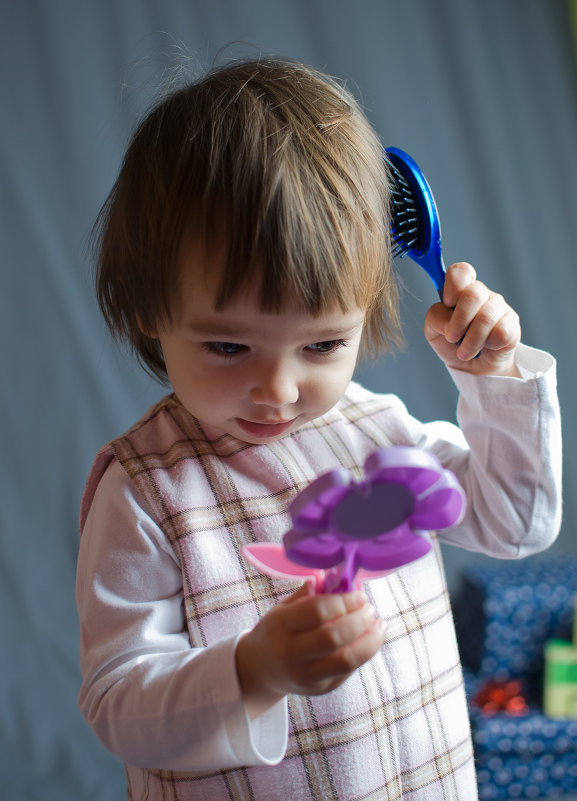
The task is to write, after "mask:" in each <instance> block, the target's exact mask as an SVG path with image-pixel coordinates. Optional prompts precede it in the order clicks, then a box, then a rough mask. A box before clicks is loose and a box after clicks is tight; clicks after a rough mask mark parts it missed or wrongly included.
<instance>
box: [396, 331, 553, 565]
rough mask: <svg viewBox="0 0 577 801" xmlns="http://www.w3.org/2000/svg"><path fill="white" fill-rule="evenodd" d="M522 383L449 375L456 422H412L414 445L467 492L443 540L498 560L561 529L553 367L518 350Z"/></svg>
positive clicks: (541, 356)
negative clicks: (461, 514)
mask: <svg viewBox="0 0 577 801" xmlns="http://www.w3.org/2000/svg"><path fill="white" fill-rule="evenodd" d="M517 366H518V368H519V372H520V374H521V378H510V377H502V376H474V375H471V374H469V373H466V372H463V371H458V370H452V371H450V372H451V375H452V378H453V380H454V382H455V384H456V385H457V388H458V389H459V401H458V406H457V419H458V422H459V426H458V427H457V426H454V425H451V424H449V423H429V424H425V425H422V424H420V423H416V421H413V422H412V423H411V424H410V426H411V427H412V429H413V431H412V435H413V439H414V444H415V445H417V446H418V447H422V448H425V449H429V450H431V451H433V452H435V453H436V455H437V456H438V457H439V459H440V460H441V462H442V463H443V464H444V465H445V466H446V467H448V468H449V469H451V470H452V471H453V472H454V473H455V475H456V476H457V478H458V479H459V481H460V482H461V484H462V486H463V488H464V490H465V493H466V495H467V512H466V515H465V518H464V520H463V522H462V523H461V524H460V525H459V526H458V527H455V528H454V529H449V530H448V531H446V532H442V536H441V538H442V540H443V541H444V542H448V543H450V544H452V545H458V546H460V547H463V548H466V549H468V550H472V551H479V552H482V553H485V554H488V555H490V556H495V557H500V558H519V557H523V556H527V555H529V554H532V553H536V552H539V551H541V550H544V549H545V548H547V547H549V546H550V545H551V544H552V543H553V541H554V540H555V538H556V537H557V535H558V533H559V529H560V525H561V494H562V493H561V475H562V456H561V417H560V410H559V402H558V398H557V389H556V363H555V360H554V359H553V357H551V356H549V354H547V353H544V352H543V351H539V350H535V349H533V348H529V347H527V346H524V345H520V346H519V347H518V351H517Z"/></svg>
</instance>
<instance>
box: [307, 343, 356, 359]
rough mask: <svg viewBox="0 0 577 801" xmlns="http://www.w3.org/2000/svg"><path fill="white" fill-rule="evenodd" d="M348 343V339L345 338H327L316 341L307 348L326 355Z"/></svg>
mask: <svg viewBox="0 0 577 801" xmlns="http://www.w3.org/2000/svg"><path fill="white" fill-rule="evenodd" d="M347 344H348V343H347V341H346V340H344V339H327V340H326V342H314V343H313V344H312V345H308V346H307V350H311V351H313V353H318V354H320V355H322V356H324V355H326V354H328V353H334V352H335V351H337V350H339V348H344V347H346V346H347Z"/></svg>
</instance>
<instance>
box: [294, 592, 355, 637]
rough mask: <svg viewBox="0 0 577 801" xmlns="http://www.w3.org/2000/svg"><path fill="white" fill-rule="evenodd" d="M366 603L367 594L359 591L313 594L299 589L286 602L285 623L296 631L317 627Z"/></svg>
mask: <svg viewBox="0 0 577 801" xmlns="http://www.w3.org/2000/svg"><path fill="white" fill-rule="evenodd" d="M366 603H367V597H366V595H365V594H364V593H363V592H359V591H354V592H347V593H334V594H333V593H327V594H326V595H313V596H311V595H308V594H307V595H301V594H300V591H299V593H295V594H294V595H291V597H290V598H287V599H286V600H285V602H284V608H283V618H284V624H285V626H286V627H287V628H288V629H290V630H292V631H293V632H295V633H298V632H304V631H308V630H310V629H316V628H319V627H320V626H322V625H323V624H325V623H328V622H329V621H331V620H335V619H336V618H340V617H342V616H343V615H347V614H349V612H352V611H354V610H355V609H359V608H360V607H362V606H364V605H365V604H366Z"/></svg>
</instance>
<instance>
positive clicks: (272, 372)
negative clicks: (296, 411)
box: [250, 365, 299, 408]
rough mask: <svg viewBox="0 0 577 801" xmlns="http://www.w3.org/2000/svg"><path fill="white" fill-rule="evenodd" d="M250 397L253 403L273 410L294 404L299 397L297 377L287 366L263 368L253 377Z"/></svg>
mask: <svg viewBox="0 0 577 801" xmlns="http://www.w3.org/2000/svg"><path fill="white" fill-rule="evenodd" d="M250 396H251V400H252V402H253V403H257V404H259V405H262V406H272V407H274V408H280V407H282V406H288V405H290V404H292V403H296V402H297V400H298V397H299V388H298V381H297V377H296V375H295V374H294V372H293V371H292V370H291V369H290V367H288V366H285V367H283V366H281V365H275V366H270V365H268V366H263V368H262V369H261V370H260V371H259V373H258V375H257V376H256V377H255V380H254V383H253V385H252V388H251V391H250Z"/></svg>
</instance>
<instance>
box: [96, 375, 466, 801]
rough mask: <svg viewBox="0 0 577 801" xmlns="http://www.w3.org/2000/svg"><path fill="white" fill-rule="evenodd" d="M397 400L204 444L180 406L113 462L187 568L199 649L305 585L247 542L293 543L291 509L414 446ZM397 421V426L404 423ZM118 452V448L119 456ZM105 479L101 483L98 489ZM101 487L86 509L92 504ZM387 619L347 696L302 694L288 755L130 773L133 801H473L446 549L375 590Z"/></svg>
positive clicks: (346, 405)
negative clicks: (208, 768)
mask: <svg viewBox="0 0 577 801" xmlns="http://www.w3.org/2000/svg"><path fill="white" fill-rule="evenodd" d="M394 400H395V399H391V400H390V401H387V400H386V398H384V397H378V396H374V395H372V394H371V393H368V392H365V391H364V390H361V389H360V388H358V387H354V386H353V388H352V389H351V390H350V392H349V394H348V395H347V396H345V398H344V399H343V401H342V402H341V403H340V404H339V406H338V407H336V409H334V410H332V411H331V412H329V413H328V414H327V415H325V416H324V417H323V418H321V419H319V420H316V421H313V422H311V423H310V424H308V425H306V426H305V427H303V428H302V429H300V430H299V431H297V432H296V433H294V434H292V435H289V436H286V437H284V438H283V439H281V440H280V441H278V442H276V443H274V444H272V445H267V446H254V445H247V444H244V443H240V442H238V441H237V440H234V439H232V438H231V437H229V436H228V435H221V436H218V437H215V438H211V437H210V436H207V434H206V433H205V432H204V431H203V429H202V428H201V426H200V425H199V424H198V423H197V421H195V420H194V419H193V418H192V417H191V416H190V415H189V414H188V413H187V412H186V411H185V410H184V409H183V407H182V406H181V405H180V404H179V403H178V401H177V400H176V399H175V398H174V397H173V396H169V397H167V398H165V399H164V400H162V401H161V402H160V403H159V404H158V405H157V406H156V407H154V408H153V409H152V410H151V412H150V413H149V414H148V415H147V416H146V417H145V418H144V419H143V420H142V421H141V422H140V423H139V424H137V425H136V426H135V427H134V428H133V429H131V431H129V432H128V433H127V434H126V435H125V436H123V437H121V438H119V439H118V440H116V441H115V442H114V443H112V450H113V453H114V456H115V457H116V458H117V459H118V460H119V462H120V463H121V464H122V465H123V467H124V468H125V470H126V471H127V473H128V475H129V476H130V478H131V479H132V480H133V481H134V483H135V485H136V488H137V490H138V492H139V493H140V494H141V495H142V497H143V498H144V500H145V502H146V504H147V505H148V507H149V508H150V509H152V510H153V514H154V517H155V520H156V522H157V523H158V525H159V526H160V527H161V528H162V530H163V532H164V533H165V535H166V537H167V538H168V540H169V541H170V543H171V544H172V547H173V548H174V551H175V553H176V555H177V557H178V560H179V563H180V565H181V568H182V579H183V588H184V611H185V615H186V625H187V627H188V632H189V635H190V641H191V644H192V645H193V646H196V647H207V646H210V645H211V644H212V643H215V642H217V641H218V640H220V639H222V638H223V637H227V636H230V635H231V634H232V633H235V632H238V631H240V630H243V629H247V628H250V627H252V626H254V624H255V623H256V622H257V620H258V619H259V617H260V616H262V615H263V614H264V613H265V612H266V611H267V610H268V609H269V608H270V607H271V606H273V605H274V604H277V603H278V601H279V599H281V598H282V597H284V596H285V595H286V594H288V593H289V592H292V591H293V590H294V589H295V586H296V585H295V584H293V583H291V582H286V581H275V580H273V579H270V578H268V577H266V576H263V575H261V574H260V573H258V572H257V571H256V570H255V569H254V568H252V567H251V566H250V565H249V564H247V562H246V561H245V560H244V559H243V557H242V554H241V548H242V546H243V545H244V544H245V543H249V542H258V541H266V542H270V541H273V542H274V541H277V542H278V541H280V539H281V537H282V535H283V534H284V533H285V531H286V530H287V527H288V515H287V506H288V504H289V502H290V501H291V499H292V498H293V497H294V496H295V494H296V493H297V492H298V491H299V490H300V489H302V488H303V487H304V486H305V485H306V484H307V483H308V482H309V481H311V479H313V478H315V477H316V476H318V475H319V474H320V473H323V472H325V471H327V470H329V469H332V468H334V467H335V466H336V465H338V464H340V465H343V466H344V467H346V468H349V469H351V470H352V471H353V473H357V474H359V473H360V468H361V466H362V464H363V461H364V459H365V457H366V456H367V455H368V454H369V453H370V452H372V451H373V450H374V449H375V448H376V447H386V446H388V445H391V444H413V443H411V442H407V441H406V440H405V441H404V440H403V434H402V426H401V425H400V424H398V423H396V422H394V421H395V420H396V418H397V417H398V415H397V414H396V411H395V409H394V408H392V407H391V406H388V405H387V404H388V403H391V404H393V406H394ZM391 420H393V422H391ZM109 453H110V451H109ZM97 481H98V474H97V473H96V474H93V476H92V478H91V482H92V484H93V485H95V484H96V483H97ZM90 496H91V490H90V484H89V489H88V491H87V496H86V498H87V501H86V502H87V503H89V501H90ZM366 590H367V594H368V595H369V596H370V597H371V599H372V601H373V603H374V605H375V607H376V608H377V610H378V612H379V614H380V616H381V617H382V618H384V620H385V621H386V623H387V641H386V643H385V645H384V647H383V648H382V649H381V651H380V652H379V653H378V654H377V655H376V656H375V657H374V658H373V659H372V660H371V661H370V662H369V663H368V664H366V665H365V666H363V667H362V668H361V669H360V670H359V671H357V672H356V674H354V676H352V677H351V678H350V679H349V680H348V681H347V682H346V683H345V684H344V685H343V686H342V687H340V688H339V689H338V690H336V691H334V692H332V693H330V694H328V695H326V696H322V697H314V698H312V697H310V698H309V697H290V698H289V700H288V703H289V718H290V732H289V744H288V750H287V753H286V756H285V758H284V760H283V761H282V762H281V763H280V764H279V765H278V766H276V767H269V766H262V767H249V768H242V769H232V770H222V771H218V772H214V773H177V772H174V771H164V770H143V769H140V768H135V767H132V766H127V768H126V770H127V778H128V790H129V798H130V799H131V800H132V801H145V799H146V801H155V800H156V799H158V800H159V801H160V799H162V801H189V800H190V801H192V799H206V800H207V801H219V800H220V799H230V801H248V800H249V799H251V801H252V800H255V801H256V800H260V799H262V801H277V800H278V801H293V799H294V801H313V799H314V801H353V799H354V800H355V801H377V800H378V801H384V800H385V799H387V800H388V801H396V800H397V799H407V801H417V799H418V800H419V801H425V799H426V801H441V799H444V801H448V799H454V800H455V801H457V799H458V800H459V801H474V800H475V799H477V791H476V782H475V775H474V766H473V755H472V747H471V739H470V731H469V724H468V718H467V711H466V703H465V697H464V691H463V681H462V674H461V669H460V665H459V660H458V654H457V648H456V642H455V635H454V629H453V623H452V618H451V612H450V608H449V601H448V595H447V590H446V585H445V578H444V573H443V567H442V563H441V557H440V551H439V546H438V543H437V541H436V539H434V548H433V550H432V552H431V553H430V554H429V555H428V556H427V557H425V558H424V559H422V560H420V561H418V562H416V563H414V564H412V565H408V566H406V567H405V568H403V569H401V570H399V571H398V572H397V573H395V574H393V575H391V576H389V577H387V578H382V579H377V580H375V581H373V582H370V583H368V584H367V585H366Z"/></svg>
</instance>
